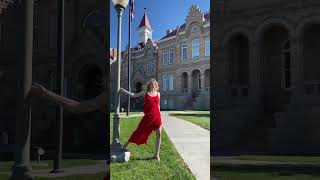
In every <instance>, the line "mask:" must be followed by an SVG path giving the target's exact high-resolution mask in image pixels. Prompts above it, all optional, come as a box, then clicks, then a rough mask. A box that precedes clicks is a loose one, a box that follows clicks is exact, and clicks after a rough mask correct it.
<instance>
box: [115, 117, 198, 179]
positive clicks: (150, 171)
mask: <svg viewBox="0 0 320 180" xmlns="http://www.w3.org/2000/svg"><path fill="white" fill-rule="evenodd" d="M140 120H141V117H132V118H126V119H122V120H121V121H120V122H121V124H120V126H121V132H120V133H121V134H120V141H121V143H122V144H123V143H125V142H126V141H127V140H128V138H129V136H130V135H131V133H132V132H133V131H134V130H135V129H136V128H137V126H138V123H139V121H140ZM112 125H113V124H112V119H111V123H110V126H111V132H110V134H112ZM111 138H112V137H111ZM110 142H111V140H110ZM154 146H155V133H152V134H151V136H150V137H149V140H148V144H147V145H140V146H137V145H135V144H130V145H129V150H130V153H131V157H130V161H129V162H126V163H112V164H111V179H117V180H118V179H119V180H121V179H161V180H162V179H184V180H188V179H195V178H194V177H193V175H192V173H191V172H190V171H189V170H188V168H187V166H186V165H185V164H184V162H183V160H182V159H181V157H180V156H179V154H178V152H177V151H176V149H175V148H174V146H173V144H172V143H171V142H170V140H169V139H168V136H167V135H166V133H165V131H164V130H163V131H162V144H161V150H160V158H161V161H160V162H157V161H156V160H153V159H151V158H152V157H153V154H154V149H155V147H154Z"/></svg>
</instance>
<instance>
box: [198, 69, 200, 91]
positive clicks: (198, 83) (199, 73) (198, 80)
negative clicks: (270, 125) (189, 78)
mask: <svg viewBox="0 0 320 180" xmlns="http://www.w3.org/2000/svg"><path fill="white" fill-rule="evenodd" d="M198 90H201V74H200V73H199V74H198Z"/></svg>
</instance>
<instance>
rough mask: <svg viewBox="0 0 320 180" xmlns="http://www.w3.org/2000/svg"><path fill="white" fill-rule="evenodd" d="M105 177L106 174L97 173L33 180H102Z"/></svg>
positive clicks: (36, 179)
mask: <svg viewBox="0 0 320 180" xmlns="http://www.w3.org/2000/svg"><path fill="white" fill-rule="evenodd" d="M105 176H106V173H98V174H85V175H77V176H66V177H58V178H40V177H37V178H35V180H51V179H53V180H58V179H59V180H88V179H91V180H103V178H104V177H105Z"/></svg>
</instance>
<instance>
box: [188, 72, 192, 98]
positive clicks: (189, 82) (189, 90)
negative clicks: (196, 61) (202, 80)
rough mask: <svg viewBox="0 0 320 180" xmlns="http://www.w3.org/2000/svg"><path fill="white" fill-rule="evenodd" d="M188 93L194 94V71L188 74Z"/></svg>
mask: <svg viewBox="0 0 320 180" xmlns="http://www.w3.org/2000/svg"><path fill="white" fill-rule="evenodd" d="M188 93H189V94H192V72H190V74H188Z"/></svg>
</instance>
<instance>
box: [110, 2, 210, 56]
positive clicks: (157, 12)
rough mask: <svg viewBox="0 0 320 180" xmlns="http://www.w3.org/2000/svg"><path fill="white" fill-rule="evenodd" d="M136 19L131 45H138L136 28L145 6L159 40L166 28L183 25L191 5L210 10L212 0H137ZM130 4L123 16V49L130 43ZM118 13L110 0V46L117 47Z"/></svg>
mask: <svg viewBox="0 0 320 180" xmlns="http://www.w3.org/2000/svg"><path fill="white" fill-rule="evenodd" d="M134 3H135V6H134V7H135V9H134V19H133V22H132V25H131V47H134V46H136V45H137V33H136V30H137V28H138V26H139V23H140V21H141V19H142V16H143V13H144V8H147V16H148V19H149V22H150V24H151V27H152V29H153V33H152V39H153V40H159V39H160V38H162V37H163V36H164V35H165V33H166V30H167V29H169V28H176V27H177V26H180V25H182V24H183V23H184V22H185V20H186V17H187V15H188V12H189V9H190V7H191V5H193V4H196V5H198V6H199V7H200V9H201V10H202V12H209V11H210V0H135V1H134ZM128 12H129V5H128V6H127V8H126V10H125V12H124V14H123V17H122V50H124V48H125V47H126V46H127V45H128V23H129V22H128V21H129V19H128V18H129V14H128ZM117 28H118V22H117V15H116V11H115V9H114V6H113V4H112V0H110V47H111V48H116V47H117Z"/></svg>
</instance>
